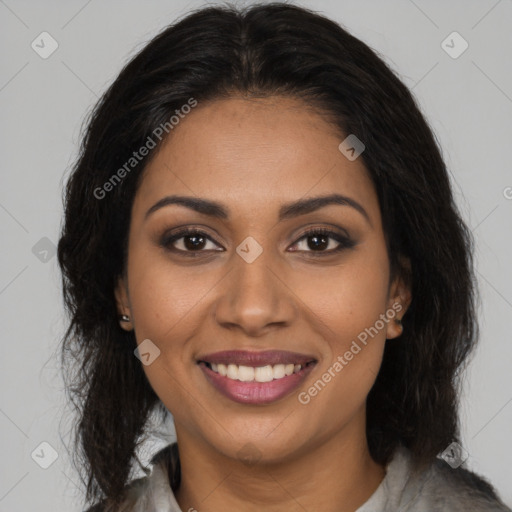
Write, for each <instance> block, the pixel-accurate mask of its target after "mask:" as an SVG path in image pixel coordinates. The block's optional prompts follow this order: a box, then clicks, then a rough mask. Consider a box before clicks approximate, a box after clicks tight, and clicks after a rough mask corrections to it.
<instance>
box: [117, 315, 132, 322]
mask: <svg viewBox="0 0 512 512" xmlns="http://www.w3.org/2000/svg"><path fill="white" fill-rule="evenodd" d="M119 320H121V322H129V321H130V317H129V316H128V315H119Z"/></svg>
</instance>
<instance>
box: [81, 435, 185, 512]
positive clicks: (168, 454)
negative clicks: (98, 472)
mask: <svg viewBox="0 0 512 512" xmlns="http://www.w3.org/2000/svg"><path fill="white" fill-rule="evenodd" d="M176 450H177V447H176V443H174V444H172V445H168V446H166V447H165V448H163V449H161V450H160V451H159V452H157V453H156V454H155V455H154V456H153V457H152V459H151V461H150V463H151V466H152V468H151V472H150V474H149V475H147V476H143V477H141V478H137V479H135V480H132V481H131V482H129V483H128V484H126V486H125V488H124V497H123V502H122V503H121V505H120V506H119V507H117V508H116V509H115V510H114V509H112V508H111V507H110V508H109V507H107V505H106V500H102V501H100V502H99V503H96V504H95V505H93V506H92V507H91V508H88V509H87V510H86V511H84V512H132V511H134V510H136V509H137V510H139V509H140V510H145V505H147V502H149V501H151V503H155V502H156V501H159V500H167V499H168V498H169V493H172V490H171V486H170V475H169V471H168V469H169V468H173V462H174V460H175V457H174V454H175V451H176ZM141 507H142V508H141Z"/></svg>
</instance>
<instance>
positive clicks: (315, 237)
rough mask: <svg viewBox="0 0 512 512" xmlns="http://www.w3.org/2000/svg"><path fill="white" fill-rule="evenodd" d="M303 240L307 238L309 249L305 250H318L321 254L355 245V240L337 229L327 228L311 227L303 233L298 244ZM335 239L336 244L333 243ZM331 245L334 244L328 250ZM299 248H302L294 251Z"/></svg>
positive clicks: (331, 252)
mask: <svg viewBox="0 0 512 512" xmlns="http://www.w3.org/2000/svg"><path fill="white" fill-rule="evenodd" d="M302 240H306V247H307V248H308V249H309V250H305V252H313V253H315V252H316V253H319V254H318V255H319V256H321V255H323V254H324V253H325V254H326V255H328V254H333V253H335V252H339V251H342V250H343V249H346V248H350V247H354V245H355V242H354V241H353V240H351V239H350V238H348V237H347V236H344V235H341V234H339V233H337V232H336V231H332V230H330V229H326V228H314V229H310V230H308V231H306V233H304V235H302V237H301V238H300V239H299V240H298V241H297V242H295V243H296V244H298V243H300V242H301V241H302ZM333 241H334V244H332V243H331V242H333ZM336 244H337V245H336ZM329 245H334V247H331V248H330V249H329V250H326V249H327V248H328V247H329ZM297 250H299V251H300V250H301V249H296V250H294V251H297ZM315 256H316V255H315Z"/></svg>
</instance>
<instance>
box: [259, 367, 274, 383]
mask: <svg viewBox="0 0 512 512" xmlns="http://www.w3.org/2000/svg"><path fill="white" fill-rule="evenodd" d="M273 378H274V372H273V370H272V366H270V365H267V366H260V367H259V368H256V369H255V370H254V380H255V381H256V382H270V381H271V380H272V379H273Z"/></svg>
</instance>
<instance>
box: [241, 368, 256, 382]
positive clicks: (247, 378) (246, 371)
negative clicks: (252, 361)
mask: <svg viewBox="0 0 512 512" xmlns="http://www.w3.org/2000/svg"><path fill="white" fill-rule="evenodd" d="M254 373H255V371H254V368H253V367H252V366H239V367H238V380H241V381H242V382H251V381H253V380H254Z"/></svg>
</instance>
